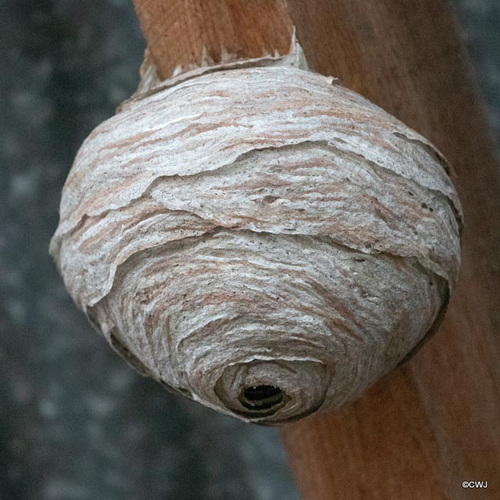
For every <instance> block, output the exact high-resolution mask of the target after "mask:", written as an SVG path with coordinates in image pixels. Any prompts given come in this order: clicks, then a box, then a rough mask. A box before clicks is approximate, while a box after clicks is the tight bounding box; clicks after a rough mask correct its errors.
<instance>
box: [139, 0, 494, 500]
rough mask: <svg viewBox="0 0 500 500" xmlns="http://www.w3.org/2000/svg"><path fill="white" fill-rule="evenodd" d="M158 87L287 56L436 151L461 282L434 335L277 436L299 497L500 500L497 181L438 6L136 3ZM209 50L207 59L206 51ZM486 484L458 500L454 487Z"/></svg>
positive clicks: (490, 149)
mask: <svg viewBox="0 0 500 500" xmlns="http://www.w3.org/2000/svg"><path fill="white" fill-rule="evenodd" d="M134 3H135V5H136V9H137V12H138V14H139V17H140V19H141V24H142V26H143V29H144V31H145V35H146V39H147V41H148V45H149V47H150V50H151V52H152V54H153V57H154V59H155V61H156V63H157V65H158V66H159V67H160V69H161V74H162V76H164V77H165V76H169V75H170V74H171V73H172V71H173V70H174V68H175V67H177V66H179V65H182V66H184V67H187V66H189V65H191V64H199V63H200V61H201V59H202V54H203V51H204V50H206V51H207V53H208V54H209V55H210V56H211V57H212V59H214V60H215V61H216V62H217V61H218V60H219V59H220V57H221V47H225V49H226V51H228V52H232V53H236V54H237V55H238V56H239V57H240V58H249V57H257V56H259V55H261V54H262V50H263V48H265V49H266V50H267V51H269V52H273V51H274V50H278V51H279V52H280V53H284V52H286V51H287V49H288V47H289V43H290V37H291V33H292V26H293V25H295V26H296V28H297V34H298V38H299V41H300V42H301V44H302V45H303V47H304V50H305V53H306V57H307V59H308V61H309V64H310V65H311V67H312V68H313V69H314V70H316V71H319V72H321V73H323V74H327V75H333V76H336V77H338V78H340V79H341V80H342V81H343V82H344V84H345V85H346V86H348V87H350V88H352V89H353V90H356V91H358V92H360V93H361V94H363V95H365V96H366V97H368V98H369V99H371V100H372V101H374V102H375V103H377V104H378V105H380V106H381V107H383V108H384V109H386V110H387V111H389V112H390V113H392V114H394V115H396V116H398V117H399V118H400V119H402V120H403V121H404V122H405V123H407V124H408V125H410V126H412V127H413V128H415V129H416V130H417V131H419V132H420V133H422V134H423V135H425V136H426V137H427V138H428V139H430V140H431V141H432V142H434V143H435V144H436V145H437V146H438V147H439V148H440V149H441V150H442V151H443V153H444V154H445V155H446V156H447V157H448V159H449V160H450V161H451V163H452V164H453V166H454V168H455V170H456V172H457V178H456V180H455V182H456V185H457V188H458V191H459V194H460V197H461V200H462V202H463V205H464V211H465V216H466V230H465V236H464V240H463V266H462V273H461V278H460V281H459V284H458V287H457V291H456V294H455V297H454V299H453V302H452V306H451V309H450V311H449V313H448V316H447V319H446V321H445V323H444V325H443V327H442V328H441V331H440V332H439V333H438V334H437V335H436V337H435V338H433V339H432V340H431V341H430V342H429V343H428V345H427V346H426V347H425V348H424V349H423V350H422V351H421V352H420V353H419V354H417V356H416V357H415V358H414V359H413V360H411V361H410V362H409V363H407V364H406V365H404V366H403V367H401V368H399V369H397V370H396V371H394V372H393V373H392V374H390V375H389V376H387V377H386V378H385V379H384V380H382V381H381V382H379V383H378V384H376V386H375V387H373V388H372V389H371V390H369V391H368V393H367V394H365V395H364V396H363V397H362V398H361V399H360V400H359V401H357V402H356V403H354V404H352V405H350V406H349V407H347V408H344V409H342V410H340V411H338V412H336V413H332V414H329V415H317V416H313V417H311V418H309V419H306V420H303V421H301V422H299V423H297V424H293V425H291V426H288V427H286V428H284V430H283V438H284V442H285V444H286V447H287V449H288V452H289V456H290V460H291V463H292V466H293V468H294V470H295V473H296V477H297V481H298V485H299V488H300V490H301V492H302V495H303V498H305V499H310V500H323V499H325V500H326V499H328V500H330V499H332V498H339V499H343V500H350V499H372V498H373V499H393V498H394V499H396V498H397V499H401V500H405V499H408V500H409V499H419V500H420V499H428V498H429V499H430V498H432V499H441V498H443V499H444V498H453V499H460V498H497V497H498V491H499V488H500V477H499V474H500V468H499V467H498V464H499V463H500V420H499V416H500V389H499V387H500V363H499V362H498V360H499V359H500V287H499V286H498V284H499V283H500V251H499V250H498V249H499V248H500V223H499V216H498V214H499V213H500V196H499V195H498V193H499V192H500V189H499V188H500V170H499V168H498V164H497V163H496V161H495V158H494V146H493V143H492V141H491V138H490V136H489V133H488V130H487V126H486V122H485V118H484V116H483V113H482V109H481V105H480V104H479V103H478V100H477V96H476V91H475V87H474V84H473V83H472V81H471V77H470V74H469V67H468V64H467V60H466V58H465V57H464V53H463V49H462V47H461V42H460V38H459V36H458V34H457V31H456V28H455V25H454V22H453V17H452V14H451V11H450V9H449V5H448V3H447V2H446V1H444V0H420V1H418V2H415V1H414V0H275V1H274V0H253V1H251V2H250V1H248V0H163V1H162V0H149V1H148V0H134ZM204 47H206V49H204ZM469 480H478V481H488V489H484V490H474V492H471V491H470V490H466V489H463V488H462V481H469Z"/></svg>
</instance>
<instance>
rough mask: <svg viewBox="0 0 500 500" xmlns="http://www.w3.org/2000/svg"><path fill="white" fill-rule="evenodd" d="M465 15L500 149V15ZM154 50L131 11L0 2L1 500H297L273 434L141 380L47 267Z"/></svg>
mask: <svg viewBox="0 0 500 500" xmlns="http://www.w3.org/2000/svg"><path fill="white" fill-rule="evenodd" d="M454 4H455V5H456V7H457V13H458V15H459V18H460V20H461V24H462V26H463V30H464V38H465V40H466V42H467V45H468V48H469V50H470V53H471V56H472V59H473V63H474V65H475V68H476V70H477V72H478V75H479V82H480V85H481V87H482V90H483V92H484V95H485V98H486V102H487V104H488V109H489V116H490V119H491V123H492V125H493V127H494V132H495V135H496V136H497V137H500V55H499V52H500V50H499V48H500V2H498V0H455V1H454ZM143 48H144V41H143V39H142V36H141V33H140V31H139V28H138V25H137V22H136V19H135V16H134V13H133V9H132V5H131V0H106V1H105V0H101V1H99V0H37V1H34V0H33V1H28V0H3V1H1V0H0V499H1V500H11V499H12V500H17V499H22V500H24V499H27V500H32V499H33V500H39V499H42V500H45V499H47V500H48V499H52V500H66V499H68V500H73V499H75V500H79V499H82V500H84V499H85V500H86V499H89V500H95V499H99V500H100V499H106V500H113V499H122V500H136V499H141V500H142V499H148V500H149V499H150V500H156V499H166V498H167V499H176V500H177V499H178V500H183V499H234V498H238V499H239V500H246V499H248V500H254V499H257V500H274V499H279V500H281V499H286V500H288V499H294V498H296V493H295V491H294V487H293V484H292V480H291V477H290V472H289V470H288V467H287V465H286V460H285V454H284V452H283V449H282V448H281V445H280V443H279V439H278V434H277V432H276V431H275V430H272V429H265V428H259V427H253V426H248V425H244V424H241V423H239V422H237V421H235V420H232V419H229V418H225V417H222V416H219V415H217V414H215V413H213V412H211V411H209V410H206V409H204V408H201V407H199V406H197V405H195V404H192V403H190V402H188V401H183V400H180V399H176V398H174V397H172V396H170V395H169V394H167V393H165V392H164V391H163V390H162V389H161V388H160V387H159V386H157V385H156V384H154V383H153V382H151V381H149V380H146V379H142V378H140V377H139V376H137V375H136V374H135V373H134V372H132V371H131V370H130V369H129V368H128V367H127V366H126V365H125V363H124V362H123V361H122V360H121V359H119V358H118V357H117V356H116V355H114V354H113V352H112V351H111V350H110V349H109V348H108V347H107V345H106V344H105V342H104V340H103V339H101V338H100V337H99V336H98V335H96V334H95V333H94V332H93V331H91V329H90V327H89V326H88V325H87V323H86V321H85V320H84V318H83V316H82V314H80V313H79V312H78V311H77V310H76V309H75V307H74V305H73V303H72V302H71V300H70V298H69V297H68V295H67V293H66V292H65V290H64V287H63V285H62V282H61V280H60V278H59V277H58V276H57V273H56V270H55V268H54V266H53V264H52V262H51V260H50V258H49V256H48V254H47V247H48V244H49V239H50V237H51V235H52V233H53V231H54V229H55V227H56V225H57V218H58V213H57V208H58V205H59V198H60V190H61V187H62V184H63V182H64V179H65V177H66V175H67V172H68V169H69V167H70V166H71V163H72V160H73V157H74V155H75V152H76V150H77V148H78V147H79V145H80V144H81V142H82V141H83V139H84V138H85V137H86V135H87V134H88V133H89V132H90V130H92V128H93V127H95V126H96V125H97V124H98V123H100V122H101V121H102V120H104V119H105V118H107V117H108V116H110V115H111V114H112V113H113V111H114V109H115V107H116V105H117V104H118V103H119V102H120V101H121V100H123V99H124V98H126V97H127V96H129V95H130V93H131V92H132V91H133V89H134V87H135V86H136V84H137V81H138V73H137V69H138V66H139V64H140V62H141V57H142V52H143ZM459 84H460V82H457V85H459Z"/></svg>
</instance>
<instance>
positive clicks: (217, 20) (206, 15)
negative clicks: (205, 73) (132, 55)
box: [134, 0, 292, 78]
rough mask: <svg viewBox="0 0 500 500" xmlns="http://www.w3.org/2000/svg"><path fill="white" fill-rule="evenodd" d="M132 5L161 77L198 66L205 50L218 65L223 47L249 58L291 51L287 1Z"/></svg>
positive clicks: (162, 0) (140, 0)
mask: <svg viewBox="0 0 500 500" xmlns="http://www.w3.org/2000/svg"><path fill="white" fill-rule="evenodd" d="M134 5H135V8H136V10H137V14H138V16H139V19H140V21H141V26H142V29H143V31H144V34H145V36H146V40H147V43H148V46H149V49H150V50H151V54H152V56H153V59H154V61H155V62H156V65H157V67H158V69H159V74H160V76H161V77H162V78H168V77H169V76H171V75H172V73H173V71H174V70H175V69H176V68H177V67H178V66H183V67H189V66H190V65H199V64H200V62H201V61H202V59H203V55H204V52H205V53H206V55H207V56H209V57H210V58H211V59H212V60H213V61H214V62H216V63H217V62H220V61H221V57H222V53H223V52H224V51H225V52H226V53H229V54H234V55H236V56H238V58H240V59H246V58H254V57H260V56H262V54H263V52H264V51H267V52H269V53H274V51H278V52H279V53H280V54H286V53H288V51H289V50H290V40H291V36H292V24H291V21H290V18H289V17H288V14H287V10H286V5H285V2H284V1H283V0H251V1H250V2H249V1H247V0H209V1H207V0H134Z"/></svg>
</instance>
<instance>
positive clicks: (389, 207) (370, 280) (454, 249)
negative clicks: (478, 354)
mask: <svg viewBox="0 0 500 500" xmlns="http://www.w3.org/2000/svg"><path fill="white" fill-rule="evenodd" d="M248 66H249V67H245V64H239V65H238V64H233V65H231V64H229V65H227V67H228V68H229V69H224V68H218V70H217V71H213V69H212V70H211V71H212V72H208V71H204V70H202V69H200V70H199V71H198V72H197V71H196V70H195V71H194V72H191V73H188V74H186V75H184V76H183V77H177V78H174V79H172V80H170V81H167V82H162V83H161V84H160V83H159V82H153V84H151V83H150V84H148V85H145V86H144V85H143V88H142V90H141V92H140V93H139V95H137V96H136V97H135V98H134V99H132V100H130V101H129V102H127V103H126V104H125V105H124V106H123V108H122V110H121V111H120V112H118V114H116V115H115V116H114V117H112V118H110V119H109V120H107V121H106V122H104V123H103V124H101V125H100V126H99V127H97V128H96V129H95V130H94V131H93V132H92V134H91V135H90V137H89V138H88V139H87V140H86V141H85V143H84V144H83V146H82V147H81V149H80V151H79V153H78V155H77V157H76V160H75V163H74V165H73V168H72V170H71V172H70V174H69V177H68V180H67V182H66V185H65V187H64V191H63V197H62V203H61V221H60V225H59V228H58V229H57V232H56V234H55V236H54V239H53V242H52V247H51V252H52V255H53V256H54V257H55V259H56V261H57V264H58V268H59V270H60V272H61V274H62V276H63V278H64V281H65V284H66V286H67V288H68V290H69V292H70V294H71V296H72V297H73V299H74V300H75V302H76V304H77V305H78V307H79V308H81V309H82V310H83V311H84V312H85V314H86V315H87V316H88V318H89V319H90V320H91V322H92V323H93V325H94V326H95V327H96V328H97V329H98V330H99V331H100V332H102V334H103V335H104V336H105V337H106V339H107V340H108V341H109V342H110V343H111V344H112V345H113V346H114V348H115V349H116V350H118V351H119V352H120V353H121V354H122V355H123V356H125V357H126V358H127V359H128V361H129V362H130V363H131V364H132V365H133V366H134V367H135V368H136V369H137V370H138V371H140V372H141V373H143V374H145V375H147V376H150V377H152V378H154V379H156V380H157V381H159V382H161V383H162V384H163V385H165V386H168V387H169V388H172V389H173V390H176V391H178V392H180V393H182V394H185V395H187V396H189V397H191V398H192V399H194V400H196V401H198V402H201V403H203V404H204V405H206V406H209V407H211V408H214V409H216V410H218V411H221V412H223V413H227V414H231V415H234V416H237V417H239V418H241V419H244V420H248V421H254V422H260V423H270V424H278V423H285V422H287V421H292V420H295V419H298V418H301V417H303V416H306V415H308V414H311V413H312V412H314V411H316V410H329V409H333V408H335V407H338V406H339V405H341V404H343V403H345V402H347V401H349V400H352V399H353V398H355V397H356V396H358V395H359V394H360V393H361V392H362V391H363V390H365V389H366V388H367V387H368V386H370V385H371V384H372V383H373V382H375V381H376V380H377V379H378V378H379V377H381V376H382V375H383V374H385V373H387V372H388V371H390V370H391V369H392V368H394V367H395V366H396V365H398V363H400V362H401V361H402V360H403V359H404V358H405V357H406V356H407V355H408V354H409V353H411V352H412V351H413V350H414V349H415V347H416V346H417V345H418V344H419V343H420V342H421V341H422V339H423V338H424V337H425V336H426V335H427V334H428V333H429V332H430V331H432V330H433V329H435V327H436V325H437V324H438V322H439V321H440V319H441V318H442V316H443V313H444V310H445V309H446V306H447V304H448V301H449V297H450V294H451V292H452V291H453V287H454V283H455V280H456V276H457V271H458V267H459V259H460V238H459V233H460V226H461V215H460V213H461V208H460V203H459V200H458V198H457V195H456V193H455V190H454V188H453V185H452V183H451V181H450V178H449V176H448V173H447V171H446V170H447V166H446V160H445V159H444V158H443V157H442V156H441V154H440V153H439V152H437V151H436V150H435V149H434V148H433V146H432V145H431V144H430V143H429V142H428V141H427V140H426V139H424V138H423V137H421V136H420V135H418V134H417V133H416V132H414V131H413V130H411V129H409V128H408V127H406V126H405V125H404V124H402V123H401V122H400V121H398V120H397V119H395V118H394V117H392V116H391V115H389V114H387V113H386V112H384V111H383V110H381V109H380V108H378V107H377V106H375V105H374V104H372V103H370V102H369V101H367V100H366V99H364V98H363V97H361V96H360V95H358V94H356V93H354V92H352V91H350V90H348V89H346V88H343V87H342V86H340V85H339V84H338V83H336V82H335V81H333V79H332V78H327V77H324V76H321V75H318V74H315V73H313V72H310V71H307V70H304V69H301V68H300V67H297V64H293V63H292V62H290V61H289V60H288V61H287V60H286V58H285V59H284V58H280V59H279V60H275V59H274V58H267V59H266V58H263V59H262V60H259V61H258V62H256V63H255V64H248ZM153 80H154V79H153ZM145 87H147V88H145Z"/></svg>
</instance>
